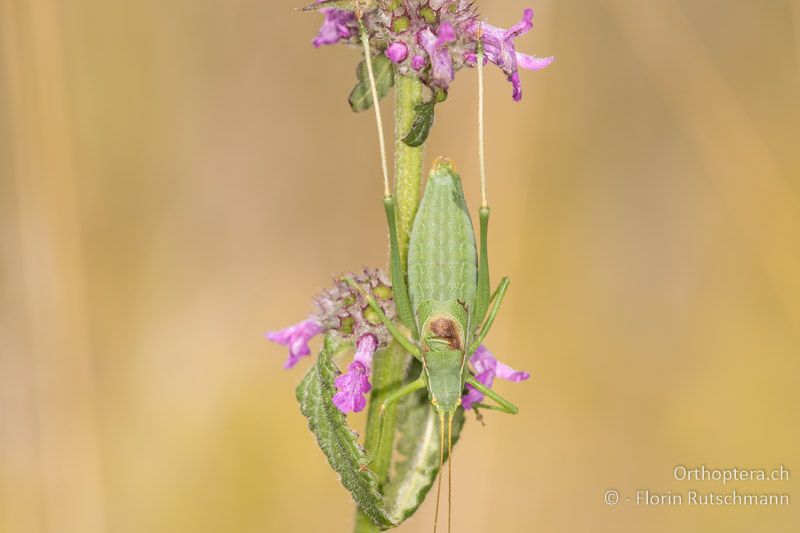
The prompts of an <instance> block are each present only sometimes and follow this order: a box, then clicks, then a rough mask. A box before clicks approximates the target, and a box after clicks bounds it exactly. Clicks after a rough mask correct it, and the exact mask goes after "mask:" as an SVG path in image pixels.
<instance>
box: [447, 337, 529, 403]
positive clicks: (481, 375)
mask: <svg viewBox="0 0 800 533" xmlns="http://www.w3.org/2000/svg"><path fill="white" fill-rule="evenodd" d="M469 361H470V363H472V366H473V367H475V371H476V372H477V373H476V375H475V379H477V380H478V381H480V382H481V383H483V384H484V385H486V386H487V387H489V388H492V384H493V383H494V378H495V377H500V378H503V379H505V380H508V381H514V382H519V381H524V380H526V379H528V378H529V377H531V375H530V374H528V373H527V372H522V371H520V370H514V369H513V368H511V367H510V366H508V365H505V364H503V363H501V362H500V361H498V360H497V359H495V357H494V356H493V355H492V353H491V352H490V351H489V350H487V349H486V348H485V347H484V346H483V345H482V344H481V345H480V346H478V349H477V350H475V353H474V354H472V357H471V358H470V360H469ZM483 398H484V395H483V393H482V392H480V391H479V390H477V389H476V388H475V387H473V386H472V385H470V384H469V383H468V384H467V393H466V394H465V395H464V396H462V397H461V405H462V406H463V407H464V409H472V407H473V406H474V405H475V404H476V403H479V402H480V401H481V400H483Z"/></svg>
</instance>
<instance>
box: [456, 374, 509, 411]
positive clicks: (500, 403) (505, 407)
mask: <svg viewBox="0 0 800 533" xmlns="http://www.w3.org/2000/svg"><path fill="white" fill-rule="evenodd" d="M467 383H469V384H470V385H472V386H473V387H475V388H476V389H477V390H478V392H482V393H483V394H484V395H485V396H486V397H487V398H491V399H492V400H494V401H495V402H497V406H493V405H485V404H478V406H479V407H483V408H484V409H493V410H495V411H502V412H504V413H508V414H510V415H515V414H517V413H518V412H519V409H517V406H516V405H514V404H513V403H511V402H509V401H508V400H506V399H505V398H503V397H502V396H500V395H499V394H497V393H496V392H494V391H493V390H492V389H490V388H489V387H487V386H486V385H484V384H483V383H481V382H480V381H478V380H477V379H475V378H474V377H472V376H469V377H467Z"/></svg>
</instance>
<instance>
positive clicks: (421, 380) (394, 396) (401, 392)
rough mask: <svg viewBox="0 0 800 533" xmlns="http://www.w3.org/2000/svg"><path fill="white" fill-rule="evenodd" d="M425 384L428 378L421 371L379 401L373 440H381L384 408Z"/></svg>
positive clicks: (422, 387) (423, 386)
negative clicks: (376, 430)
mask: <svg viewBox="0 0 800 533" xmlns="http://www.w3.org/2000/svg"><path fill="white" fill-rule="evenodd" d="M427 384H428V380H427V379H425V372H423V373H422V374H420V376H419V377H418V378H417V379H415V380H414V381H412V382H410V383H406V384H405V385H403V386H402V387H400V388H399V389H397V390H396V391H394V392H393V393H391V394H389V395H388V396H387V397H386V398H385V399H384V400H383V403H381V409H380V411H379V412H378V440H377V441H375V442H381V439H382V438H383V417H384V415H386V409H388V408H389V406H391V405H392V404H393V403H395V402H397V401H398V400H401V399H403V398H405V397H406V396H408V395H409V394H412V393H414V392H417V391H418V390H420V389H424V388H425V386H426V385H427ZM370 462H371V461H370Z"/></svg>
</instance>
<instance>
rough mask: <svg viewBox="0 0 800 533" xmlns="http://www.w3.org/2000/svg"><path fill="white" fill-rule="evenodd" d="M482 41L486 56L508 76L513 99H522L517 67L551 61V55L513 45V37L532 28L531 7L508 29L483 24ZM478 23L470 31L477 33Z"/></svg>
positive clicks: (533, 67)
mask: <svg viewBox="0 0 800 533" xmlns="http://www.w3.org/2000/svg"><path fill="white" fill-rule="evenodd" d="M482 28H483V42H484V49H485V53H486V57H487V58H488V59H489V61H491V62H492V63H494V64H495V65H497V66H498V67H500V68H501V69H503V72H505V73H506V75H507V76H508V81H510V82H511V86H512V97H513V98H514V100H515V101H519V100H521V99H522V84H521V83H520V80H519V72H518V67H522V68H524V69H527V70H541V69H543V68H545V67H546V66H548V65H549V64H550V63H552V62H553V59H554V58H552V57H545V58H540V57H534V56H531V55H528V54H523V53H520V52H517V50H516V48H515V47H514V39H516V38H517V37H519V36H520V35H523V34H525V33H528V32H529V31H530V29H531V28H533V9H530V8H528V9H526V10H525V11H524V12H523V14H522V20H520V21H519V22H517V23H516V24H514V25H513V26H511V27H510V28H509V29H508V30H504V29H502V28H498V27H496V26H492V25H490V24H483V26H482ZM477 30H478V24H477V23H475V24H473V25H472V26H471V28H470V31H471V32H473V33H475V34H476V35H477ZM470 59H471V62H472V63H474V62H475V58H474V57H471V58H468V59H467V61H468V62H470Z"/></svg>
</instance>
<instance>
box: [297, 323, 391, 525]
mask: <svg viewBox="0 0 800 533" xmlns="http://www.w3.org/2000/svg"><path fill="white" fill-rule="evenodd" d="M335 351H336V346H335V341H334V340H333V338H332V337H331V336H330V335H328V336H327V337H326V338H325V347H324V349H323V350H322V352H321V353H320V354H319V358H318V359H317V364H316V365H314V366H313V367H312V368H311V369H310V370H309V371H308V374H306V377H305V378H303V381H301V382H300V384H299V385H298V386H297V391H296V392H297V400H298V401H299V402H300V410H301V411H302V412H303V415H305V417H306V418H308V427H309V428H310V429H311V431H312V432H313V433H314V435H315V436H316V437H317V443H319V447H320V448H322V451H323V452H324V453H325V456H326V457H327V458H328V463H330V465H331V467H332V468H333V469H334V470H335V471H336V473H337V474H338V475H339V479H340V481H341V482H342V485H344V486H345V488H347V490H349V491H350V493H351V494H352V495H353V499H354V500H355V501H356V503H357V504H358V506H359V507H360V508H361V510H362V511H363V512H364V514H366V515H367V516H369V518H370V519H371V520H372V521H373V522H375V524H377V525H378V526H380V527H381V528H383V529H387V528H390V527H394V526H395V524H394V522H393V521H392V520H391V518H389V516H388V514H387V513H386V511H385V506H384V499H383V496H381V494H380V492H379V491H378V478H377V476H376V475H375V473H374V472H372V471H371V470H370V469H369V468H368V467H367V465H368V461H367V457H366V455H365V453H364V449H363V448H362V447H361V446H360V445H359V444H358V440H357V437H358V435H357V434H356V433H355V432H354V431H353V430H351V429H350V428H349V427H348V426H347V423H346V419H345V416H344V414H343V413H342V412H341V411H339V409H337V408H336V406H335V405H333V401H332V398H333V394H334V393H335V387H334V384H333V381H334V380H335V379H336V376H337V375H338V374H339V370H338V369H337V368H336V365H335V364H334V363H333V360H332V357H333V354H334V352H335Z"/></svg>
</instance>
